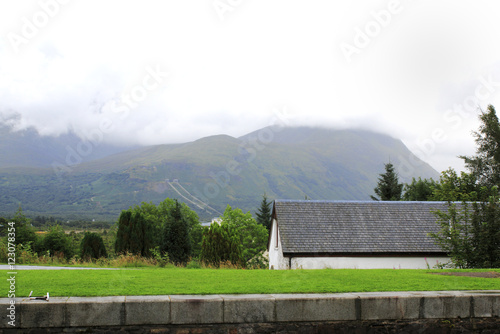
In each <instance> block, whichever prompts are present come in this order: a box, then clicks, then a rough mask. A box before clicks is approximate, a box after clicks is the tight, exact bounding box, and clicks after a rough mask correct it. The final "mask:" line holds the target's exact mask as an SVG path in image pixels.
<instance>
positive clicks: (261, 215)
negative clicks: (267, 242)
mask: <svg viewBox="0 0 500 334" xmlns="http://www.w3.org/2000/svg"><path fill="white" fill-rule="evenodd" d="M271 204H272V202H268V201H267V196H266V193H264V195H263V196H262V202H260V208H259V210H258V211H257V213H256V214H255V215H256V216H257V219H256V220H257V223H259V224H261V225H263V226H264V227H265V228H266V229H267V230H268V231H269V230H270V229H271Z"/></svg>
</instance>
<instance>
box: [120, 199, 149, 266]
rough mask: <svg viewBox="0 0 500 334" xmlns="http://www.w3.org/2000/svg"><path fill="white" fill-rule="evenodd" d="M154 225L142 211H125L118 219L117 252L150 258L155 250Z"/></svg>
mask: <svg viewBox="0 0 500 334" xmlns="http://www.w3.org/2000/svg"><path fill="white" fill-rule="evenodd" d="M153 238H154V236H153V229H152V223H151V222H150V221H149V220H147V219H146V217H144V215H143V214H142V213H141V211H140V210H137V208H136V209H134V210H133V209H128V210H123V211H122V212H121V214H120V218H119V219H118V230H117V232H116V241H115V252H116V253H117V254H119V253H125V252H130V253H132V254H136V255H141V256H150V255H151V252H150V249H151V248H154V243H153V241H154V240H153Z"/></svg>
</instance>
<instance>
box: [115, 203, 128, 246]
mask: <svg viewBox="0 0 500 334" xmlns="http://www.w3.org/2000/svg"><path fill="white" fill-rule="evenodd" d="M131 220H132V210H130V209H128V210H122V212H121V213H120V218H118V230H117V231H116V240H115V253H116V254H120V253H126V252H127V251H130V249H129V248H130V225H131V224H132V221H131Z"/></svg>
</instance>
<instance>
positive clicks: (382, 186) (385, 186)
mask: <svg viewBox="0 0 500 334" xmlns="http://www.w3.org/2000/svg"><path fill="white" fill-rule="evenodd" d="M374 192H375V194H376V195H378V197H379V198H376V197H374V196H370V197H371V198H372V199H373V200H374V201H400V200H401V194H402V192H403V184H402V183H399V179H398V175H397V174H396V172H395V170H394V166H393V165H392V164H391V163H387V164H385V173H384V174H380V177H379V179H378V184H377V187H375V189H374Z"/></svg>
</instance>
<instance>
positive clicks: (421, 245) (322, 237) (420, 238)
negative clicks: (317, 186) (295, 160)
mask: <svg viewBox="0 0 500 334" xmlns="http://www.w3.org/2000/svg"><path fill="white" fill-rule="evenodd" d="M273 210H274V212H273V214H274V215H275V217H276V218H277V220H278V226H279V232H280V238H281V243H282V247H283V252H284V253H314V252H323V253H357V252H360V253H367V252H368V253H370V252H381V253H384V252H386V253H392V252H394V253H429V252H442V249H441V248H440V247H439V246H438V245H436V244H435V243H434V239H433V238H432V237H430V236H428V233H430V232H438V231H439V225H438V224H437V223H436V221H437V217H436V215H435V214H434V213H432V211H434V210H443V211H444V210H447V204H446V203H445V202H382V201H380V202H377V201H370V202H342V201H292V200H276V201H275V202H274V208H273Z"/></svg>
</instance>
